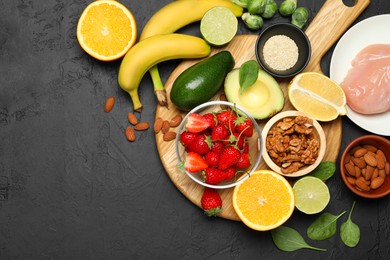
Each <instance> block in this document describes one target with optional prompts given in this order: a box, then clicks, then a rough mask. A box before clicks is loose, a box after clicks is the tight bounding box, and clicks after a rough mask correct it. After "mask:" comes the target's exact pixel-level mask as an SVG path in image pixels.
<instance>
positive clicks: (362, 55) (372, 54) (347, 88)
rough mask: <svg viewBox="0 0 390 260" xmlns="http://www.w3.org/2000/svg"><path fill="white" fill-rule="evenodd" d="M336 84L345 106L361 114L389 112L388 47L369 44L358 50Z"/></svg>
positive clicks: (389, 54) (389, 49)
mask: <svg viewBox="0 0 390 260" xmlns="http://www.w3.org/2000/svg"><path fill="white" fill-rule="evenodd" d="M351 65H352V68H351V69H350V70H349V71H348V74H347V76H346V78H345V79H344V81H343V82H342V83H341V84H340V85H341V87H342V88H343V89H344V92H345V95H346V97H347V104H348V106H349V107H350V108H351V109H352V110H354V111H356V112H358V113H361V114H378V113H382V112H386V111H388V110H390V44H373V45H369V46H367V47H366V48H364V49H363V50H361V51H360V52H359V53H358V54H357V55H356V57H355V59H354V60H353V61H352V63H351Z"/></svg>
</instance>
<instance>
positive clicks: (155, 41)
mask: <svg viewBox="0 0 390 260" xmlns="http://www.w3.org/2000/svg"><path fill="white" fill-rule="evenodd" d="M210 52H211V48H210V45H208V44H207V43H206V41H204V40H203V39H201V38H199V37H196V36H191V35H184V34H177V33H170V34H162V35H155V36H151V37H149V38H147V39H145V40H143V41H140V42H138V43H137V44H135V45H134V46H133V47H132V48H131V49H130V50H129V51H128V52H127V53H126V55H125V57H124V58H123V60H122V63H121V65H120V67H119V73H118V83H119V86H120V87H121V88H122V89H123V90H125V91H126V92H128V93H129V94H130V97H131V100H132V102H133V106H134V110H136V111H141V110H142V103H141V101H140V99H139V96H138V87H139V84H140V82H141V79H142V78H143V76H144V75H145V73H146V72H147V71H148V70H149V69H150V68H151V67H153V66H154V65H156V64H158V63H160V62H163V61H166V60H172V59H185V58H203V57H206V56H208V55H209V54H210Z"/></svg>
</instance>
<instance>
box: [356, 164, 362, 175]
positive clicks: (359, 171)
mask: <svg viewBox="0 0 390 260" xmlns="http://www.w3.org/2000/svg"><path fill="white" fill-rule="evenodd" d="M354 167H355V178H359V177H360V176H362V169H360V168H359V167H357V166H356V165H355V166H354Z"/></svg>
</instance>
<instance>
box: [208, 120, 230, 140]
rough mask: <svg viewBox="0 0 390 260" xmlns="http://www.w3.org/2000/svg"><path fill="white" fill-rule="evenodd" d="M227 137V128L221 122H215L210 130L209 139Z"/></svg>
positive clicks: (223, 138)
mask: <svg viewBox="0 0 390 260" xmlns="http://www.w3.org/2000/svg"><path fill="white" fill-rule="evenodd" d="M228 138H229V130H228V129H227V128H226V126H225V125H223V124H217V125H216V126H214V127H213V128H212V130H211V140H213V141H220V140H225V139H228Z"/></svg>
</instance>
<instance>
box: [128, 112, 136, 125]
mask: <svg viewBox="0 0 390 260" xmlns="http://www.w3.org/2000/svg"><path fill="white" fill-rule="evenodd" d="M127 119H128V120H129V122H130V124H132V125H136V124H137V123H138V119H137V117H136V116H135V115H134V114H133V113H131V112H129V113H128V114H127Z"/></svg>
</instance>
